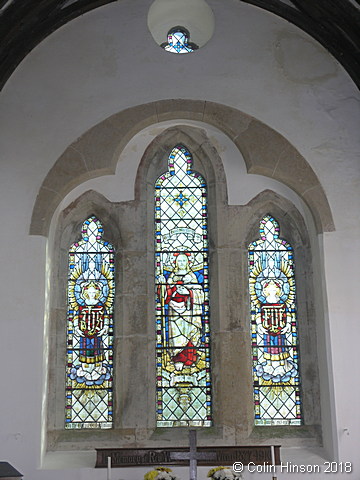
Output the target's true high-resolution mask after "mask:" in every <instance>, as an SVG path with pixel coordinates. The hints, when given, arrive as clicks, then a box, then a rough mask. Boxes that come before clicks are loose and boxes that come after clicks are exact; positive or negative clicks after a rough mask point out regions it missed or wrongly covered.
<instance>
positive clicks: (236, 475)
mask: <svg viewBox="0 0 360 480" xmlns="http://www.w3.org/2000/svg"><path fill="white" fill-rule="evenodd" d="M207 476H208V477H209V478H212V479H213V480H241V479H242V478H243V476H242V474H241V473H240V472H234V471H233V470H232V469H231V468H230V467H215V468H212V469H211V470H209V472H208V474H207Z"/></svg>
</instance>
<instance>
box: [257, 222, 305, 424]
mask: <svg viewBox="0 0 360 480" xmlns="http://www.w3.org/2000/svg"><path fill="white" fill-rule="evenodd" d="M279 232H280V228H279V224H278V223H277V221H276V220H275V219H274V218H273V217H272V216H271V215H266V216H265V217H264V218H263V219H262V220H261V222H260V238H259V239H258V240H256V241H254V242H252V243H251V244H250V245H249V287H250V300H251V334H252V355H253V357H252V358H253V380H254V404H255V425H301V423H302V416H301V399H300V377H299V371H298V367H299V358H298V333H297V318H296V286H295V276H294V273H295V272H294V269H295V265H294V254H293V249H292V247H291V245H290V244H289V243H288V242H286V241H285V240H283V239H281V238H280V237H279Z"/></svg>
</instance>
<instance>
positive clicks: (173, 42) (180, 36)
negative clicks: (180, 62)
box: [161, 27, 199, 53]
mask: <svg viewBox="0 0 360 480" xmlns="http://www.w3.org/2000/svg"><path fill="white" fill-rule="evenodd" d="M189 38H190V35H189V32H188V31H187V30H186V28H184V27H174V28H172V29H171V30H169V32H168V34H167V42H165V43H162V44H161V47H162V48H163V49H164V50H166V51H167V52H171V53H191V52H193V51H194V50H197V49H198V48H199V47H198V46H197V45H195V43H192V42H189Z"/></svg>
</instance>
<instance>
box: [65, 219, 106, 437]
mask: <svg viewBox="0 0 360 480" xmlns="http://www.w3.org/2000/svg"><path fill="white" fill-rule="evenodd" d="M79 233H80V232H79ZM81 235H82V239H81V240H79V241H78V242H76V243H74V244H73V245H72V246H71V248H70V250H69V270H68V316H67V375H66V422H65V427H66V428H111V427H112V365H113V353H112V352H113V350H112V349H113V303H114V293H115V285H114V250H113V247H112V245H111V244H110V243H108V242H106V241H104V240H102V236H103V227H102V225H101V223H100V221H99V220H98V219H97V218H96V217H94V216H91V217H89V218H88V219H87V220H86V221H85V222H84V223H83V226H82V231H81Z"/></svg>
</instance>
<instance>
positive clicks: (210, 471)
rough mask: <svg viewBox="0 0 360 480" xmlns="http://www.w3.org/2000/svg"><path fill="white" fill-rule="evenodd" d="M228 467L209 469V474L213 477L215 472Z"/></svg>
mask: <svg viewBox="0 0 360 480" xmlns="http://www.w3.org/2000/svg"><path fill="white" fill-rule="evenodd" d="M225 468H226V467H214V468H212V469H211V470H209V472H208V474H207V476H208V477H212V476H213V475H214V473H215V472H218V471H219V470H224V469H225Z"/></svg>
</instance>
